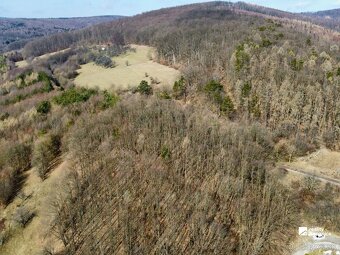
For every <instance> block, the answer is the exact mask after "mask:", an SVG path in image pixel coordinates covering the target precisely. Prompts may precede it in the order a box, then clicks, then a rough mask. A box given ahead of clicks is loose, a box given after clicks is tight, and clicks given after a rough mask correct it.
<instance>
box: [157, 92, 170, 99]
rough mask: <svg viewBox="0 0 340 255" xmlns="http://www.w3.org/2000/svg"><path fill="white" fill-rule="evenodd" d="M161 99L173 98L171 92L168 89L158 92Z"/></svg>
mask: <svg viewBox="0 0 340 255" xmlns="http://www.w3.org/2000/svg"><path fill="white" fill-rule="evenodd" d="M158 96H159V98H161V99H171V96H170V94H169V93H168V92H167V91H162V92H160V93H159V94H158Z"/></svg>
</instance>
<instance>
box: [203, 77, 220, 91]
mask: <svg viewBox="0 0 340 255" xmlns="http://www.w3.org/2000/svg"><path fill="white" fill-rule="evenodd" d="M204 90H205V91H206V92H207V93H209V94H214V93H220V92H222V91H223V86H222V84H221V83H219V82H217V81H214V80H211V81H210V82H209V83H208V84H207V85H205V87H204Z"/></svg>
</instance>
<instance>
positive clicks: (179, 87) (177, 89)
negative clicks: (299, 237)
mask: <svg viewBox="0 0 340 255" xmlns="http://www.w3.org/2000/svg"><path fill="white" fill-rule="evenodd" d="M185 90H186V86H185V80H184V77H183V76H182V77H181V79H179V80H178V81H175V83H174V86H173V91H174V97H175V98H176V99H178V98H180V97H182V96H183V95H184V94H185Z"/></svg>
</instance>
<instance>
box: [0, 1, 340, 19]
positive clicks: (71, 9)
mask: <svg viewBox="0 0 340 255" xmlns="http://www.w3.org/2000/svg"><path fill="white" fill-rule="evenodd" d="M206 1H207V0H205V1H202V0H196V1H195V0H1V1H0V17H27V18H32V17H36V18H41V17H75V16H77V17H79V16H95V15H127V16H130V15H134V14H138V13H141V12H145V11H149V10H155V9H159V8H162V7H169V6H176V5H183V4H188V3H197V2H206ZM232 2H236V1H232ZM248 2H252V3H256V4H259V5H264V6H268V7H273V8H277V9H281V10H285V11H292V12H301V11H316V10H326V9H333V8H340V0H284V1H282V0H250V1H248Z"/></svg>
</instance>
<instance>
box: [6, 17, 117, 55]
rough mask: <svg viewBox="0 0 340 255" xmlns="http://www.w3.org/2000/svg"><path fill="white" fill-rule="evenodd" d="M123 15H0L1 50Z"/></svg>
mask: <svg viewBox="0 0 340 255" xmlns="http://www.w3.org/2000/svg"><path fill="white" fill-rule="evenodd" d="M121 17H122V16H116V15H115V16H109V15H107V16H93V17H73V18H1V17H0V51H1V50H13V49H19V48H22V47H23V46H24V45H25V44H26V43H27V42H28V41H30V40H32V39H34V38H38V37H42V36H46V35H51V34H55V33H59V32H66V31H72V30H76V29H81V28H85V27H88V26H92V25H95V24H99V23H103V22H110V21H112V20H115V19H119V18H121Z"/></svg>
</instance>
